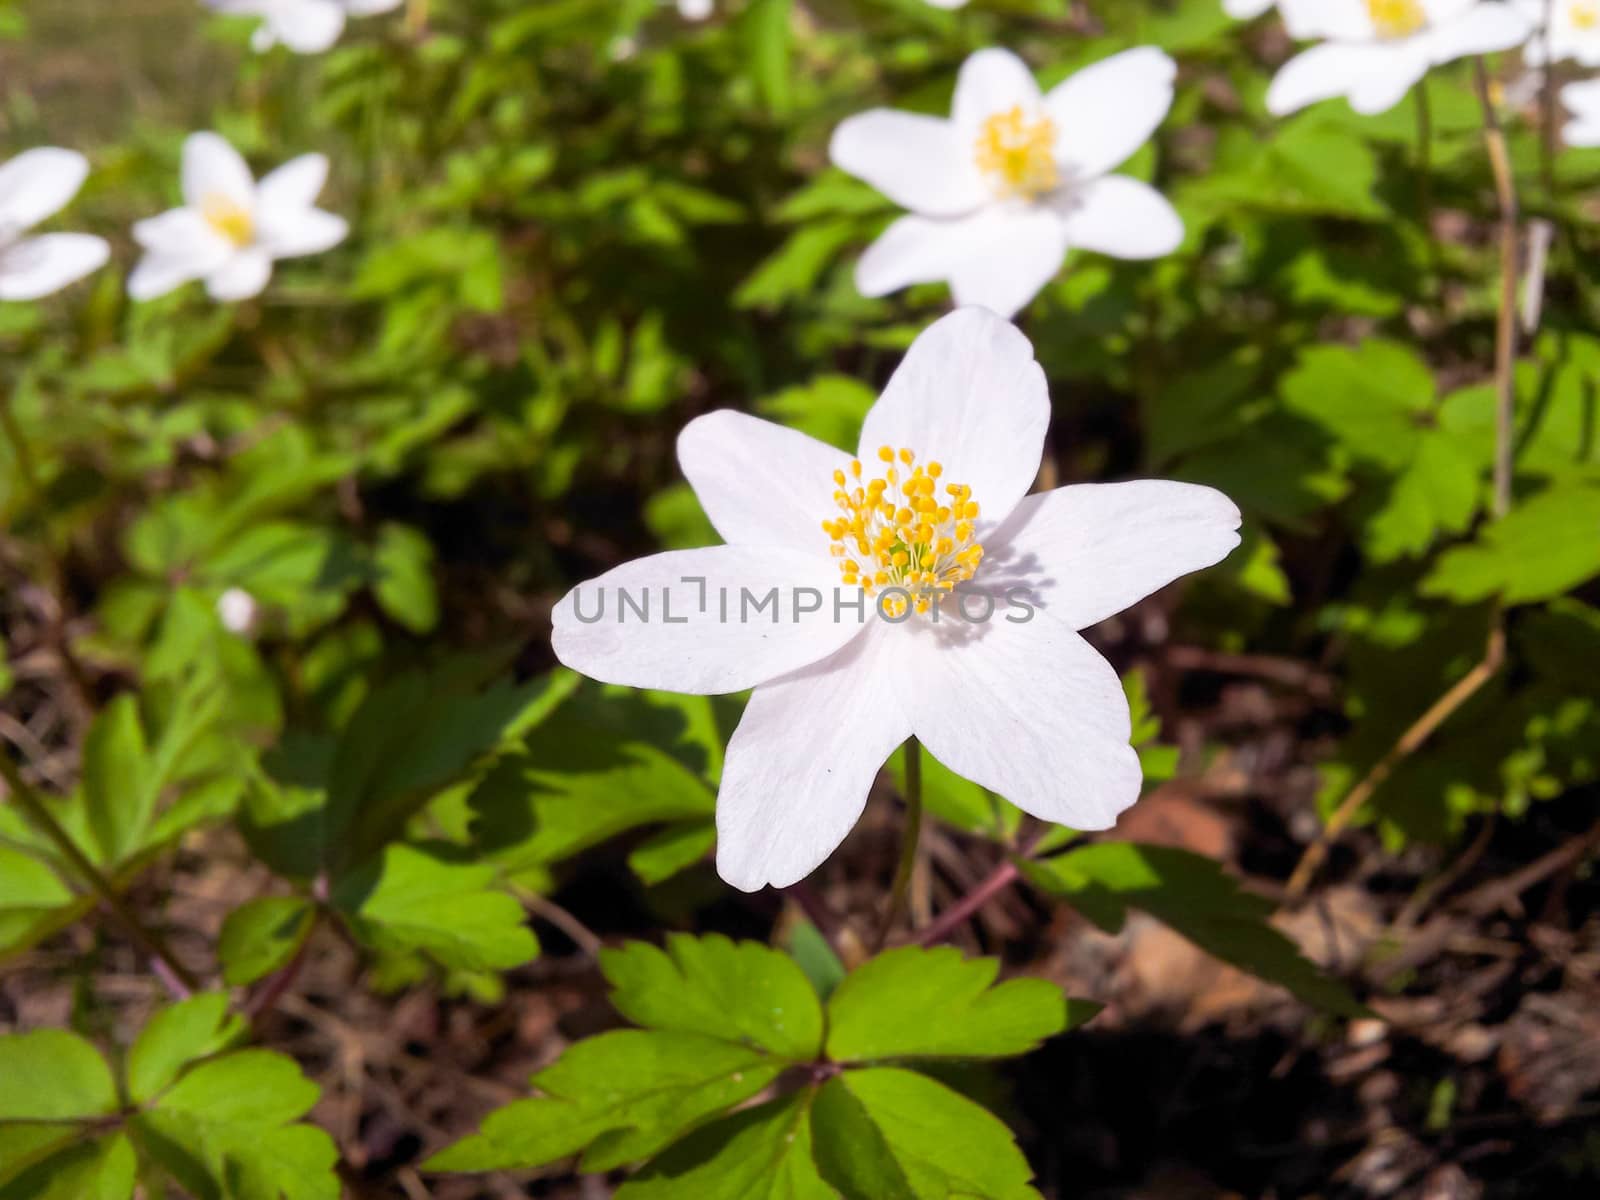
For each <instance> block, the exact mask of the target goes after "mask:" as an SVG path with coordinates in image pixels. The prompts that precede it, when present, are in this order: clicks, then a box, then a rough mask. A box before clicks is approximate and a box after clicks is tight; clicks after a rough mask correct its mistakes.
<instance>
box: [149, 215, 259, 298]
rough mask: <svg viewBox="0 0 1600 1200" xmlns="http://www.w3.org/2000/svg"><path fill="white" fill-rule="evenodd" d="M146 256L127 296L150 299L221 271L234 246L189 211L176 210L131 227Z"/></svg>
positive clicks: (199, 216) (202, 218) (203, 219)
mask: <svg viewBox="0 0 1600 1200" xmlns="http://www.w3.org/2000/svg"><path fill="white" fill-rule="evenodd" d="M133 238H134V241H136V242H138V243H139V245H140V246H142V247H144V250H145V255H144V258H143V259H141V260H140V262H139V265H138V266H137V267H135V268H134V270H133V274H132V275H130V276H128V295H130V296H132V297H133V298H134V299H135V300H153V299H155V298H156V297H157V296H164V295H166V294H167V293H168V292H170V291H172V290H173V289H174V288H177V287H181V286H183V285H184V284H186V283H188V282H190V281H191V280H195V279H204V278H205V277H206V276H207V275H210V274H211V273H212V272H213V271H216V270H218V269H220V268H221V267H222V266H223V264H225V263H226V262H228V260H229V259H231V258H232V257H233V255H234V253H235V250H234V246H233V243H232V242H230V241H228V239H227V238H225V237H223V236H222V235H221V234H219V233H218V232H217V231H216V230H215V229H213V228H212V227H211V226H210V224H209V223H207V221H206V219H205V218H204V217H202V216H201V215H200V214H199V213H197V212H196V211H195V210H194V209H192V208H175V209H172V210H171V211H169V212H164V213H162V214H161V215H160V216H158V217H149V218H146V219H145V220H143V221H140V222H138V223H137V224H136V225H134V227H133Z"/></svg>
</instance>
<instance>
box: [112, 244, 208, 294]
mask: <svg viewBox="0 0 1600 1200" xmlns="http://www.w3.org/2000/svg"><path fill="white" fill-rule="evenodd" d="M205 274H206V272H204V271H197V270H195V269H194V264H193V263H191V262H189V261H188V260H187V259H183V258H178V257H175V256H173V255H169V254H163V253H160V252H158V251H154V250H151V251H148V252H147V253H146V254H145V256H144V257H143V258H141V259H140V260H139V265H138V266H136V267H134V268H133V273H132V274H131V275H129V276H128V295H129V296H131V297H133V299H135V300H154V299H155V298H156V297H157V296H165V295H166V294H167V293H168V292H170V291H172V290H173V289H175V288H180V287H182V286H183V285H184V284H186V283H190V282H193V281H194V280H196V279H200V278H203V277H204V276H205Z"/></svg>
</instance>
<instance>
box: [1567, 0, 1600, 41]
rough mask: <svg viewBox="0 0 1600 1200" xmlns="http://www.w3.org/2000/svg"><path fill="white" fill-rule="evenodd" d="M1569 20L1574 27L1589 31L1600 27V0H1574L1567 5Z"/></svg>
mask: <svg viewBox="0 0 1600 1200" xmlns="http://www.w3.org/2000/svg"><path fill="white" fill-rule="evenodd" d="M1567 20H1569V21H1571V22H1572V27H1573V28H1574V29H1581V30H1583V31H1584V32H1586V33H1587V32H1589V31H1591V30H1593V29H1596V28H1600V0H1572V3H1571V4H1569V5H1567Z"/></svg>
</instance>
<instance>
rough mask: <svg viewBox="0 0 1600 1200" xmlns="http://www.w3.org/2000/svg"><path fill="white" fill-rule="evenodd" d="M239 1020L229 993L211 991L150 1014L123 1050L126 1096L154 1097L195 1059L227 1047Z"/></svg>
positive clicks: (141, 1101)
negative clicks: (232, 1010)
mask: <svg viewBox="0 0 1600 1200" xmlns="http://www.w3.org/2000/svg"><path fill="white" fill-rule="evenodd" d="M243 1032H244V1022H243V1021H242V1020H241V1019H240V1018H238V1017H236V1016H233V1015H232V1014H230V1013H229V1012H228V998H227V997H226V996H224V995H222V994H220V993H216V992H212V993H207V994H204V995H199V996H191V997H190V998H189V999H187V1000H184V1001H181V1002H179V1003H177V1004H174V1005H172V1006H170V1007H168V1008H164V1009H162V1010H161V1011H160V1012H158V1013H156V1015H155V1016H153V1017H151V1018H150V1020H149V1021H148V1022H147V1023H146V1024H145V1027H144V1028H143V1029H142V1030H141V1031H140V1032H139V1036H138V1037H137V1038H136V1039H135V1040H134V1043H133V1047H132V1048H131V1049H130V1050H129V1051H128V1062H127V1068H126V1070H127V1077H128V1095H129V1097H130V1098H131V1099H132V1100H133V1102H134V1103H135V1104H145V1103H148V1102H149V1101H150V1100H153V1099H154V1098H155V1096H156V1094H157V1093H158V1092H160V1091H161V1089H162V1088H164V1087H166V1086H167V1085H168V1084H170V1083H171V1082H172V1081H173V1080H174V1079H176V1078H177V1077H178V1073H179V1072H180V1071H182V1070H183V1068H184V1067H186V1066H188V1065H189V1064H190V1063H192V1062H194V1061H195V1060H196V1059H201V1058H209V1057H210V1056H211V1055H213V1054H217V1053H220V1052H221V1051H223V1050H225V1049H227V1048H228V1046H229V1045H230V1044H232V1043H233V1042H234V1041H235V1040H236V1039H237V1038H238V1037H239V1036H240V1035H241V1034H242V1033H243Z"/></svg>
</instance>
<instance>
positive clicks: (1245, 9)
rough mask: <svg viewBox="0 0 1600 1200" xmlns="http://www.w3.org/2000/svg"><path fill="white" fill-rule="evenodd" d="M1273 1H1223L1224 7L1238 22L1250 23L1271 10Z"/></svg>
mask: <svg viewBox="0 0 1600 1200" xmlns="http://www.w3.org/2000/svg"><path fill="white" fill-rule="evenodd" d="M1272 5H1273V0H1222V7H1223V9H1224V10H1226V12H1227V14H1228V15H1229V16H1230V17H1232V18H1233V19H1234V20H1236V21H1250V20H1254V19H1255V18H1256V17H1259V16H1260V15H1261V14H1262V13H1264V12H1266V11H1267V9H1269V8H1271V7H1272Z"/></svg>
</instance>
